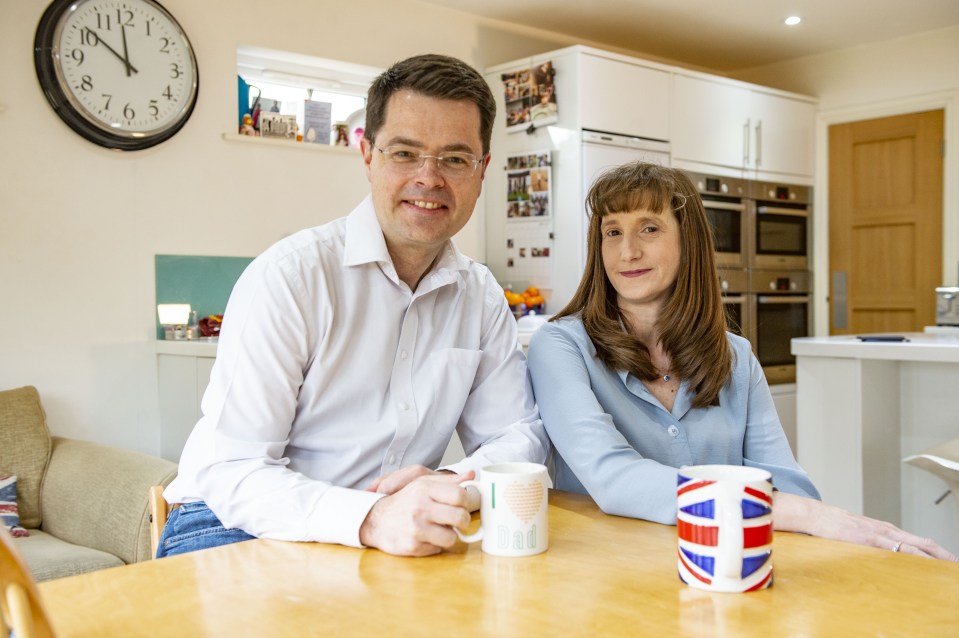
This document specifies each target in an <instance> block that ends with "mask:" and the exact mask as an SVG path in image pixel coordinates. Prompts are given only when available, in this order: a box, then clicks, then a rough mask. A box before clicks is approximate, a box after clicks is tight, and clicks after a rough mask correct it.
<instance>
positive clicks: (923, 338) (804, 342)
mask: <svg viewBox="0 0 959 638" xmlns="http://www.w3.org/2000/svg"><path fill="white" fill-rule="evenodd" d="M901 334H902V336H904V337H906V338H907V339H909V341H903V342H885V341H884V342H863V341H860V340H859V339H858V338H857V337H856V336H855V335H842V336H836V337H800V338H796V339H793V340H792V353H793V354H794V355H796V356H808V357H838V358H851V359H884V360H890V361H929V362H934V361H939V362H943V363H959V331H955V332H952V331H948V332H941V333H940V332H938V331H937V332H907V333H901Z"/></svg>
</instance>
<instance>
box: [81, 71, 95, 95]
mask: <svg viewBox="0 0 959 638" xmlns="http://www.w3.org/2000/svg"><path fill="white" fill-rule="evenodd" d="M80 88H81V89H83V90H84V91H92V90H93V78H91V77H90V76H89V75H84V76H83V77H81V78H80Z"/></svg>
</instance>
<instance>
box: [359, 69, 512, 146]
mask: <svg viewBox="0 0 959 638" xmlns="http://www.w3.org/2000/svg"><path fill="white" fill-rule="evenodd" d="M403 89H408V90H411V91H414V92H416V93H420V94H422V95H425V96H427V97H432V98H438V99H441V100H469V101H470V102H473V103H474V104H476V106H477V107H478V108H479V113H480V139H481V140H482V141H483V154H484V155H485V154H487V153H489V147H490V138H491V137H492V135H493V120H494V119H495V118H496V100H495V98H493V92H492V91H491V90H490V88H489V84H487V83H486V80H484V79H483V76H482V75H480V74H479V72H478V71H477V70H476V69H474V68H473V67H471V66H470V65H468V64H466V63H465V62H463V61H462V60H458V59H456V58H452V57H449V56H446V55H437V54H433V53H430V54H426V55H418V56H415V57H412V58H407V59H406V60H402V61H400V62H397V63H396V64H394V65H393V66H391V67H390V68H388V69H387V70H386V71H384V72H383V73H382V74H380V75H379V77H377V78H376V79H375V80H373V84H371V85H370V90H369V93H368V94H367V99H366V126H365V129H364V131H363V136H364V137H365V138H366V139H368V140H369V141H370V142H376V134H377V133H378V132H379V130H380V127H382V126H383V122H385V121H386V106H387V103H388V102H389V101H390V98H391V97H392V96H393V94H394V93H396V92H397V91H400V90H403Z"/></svg>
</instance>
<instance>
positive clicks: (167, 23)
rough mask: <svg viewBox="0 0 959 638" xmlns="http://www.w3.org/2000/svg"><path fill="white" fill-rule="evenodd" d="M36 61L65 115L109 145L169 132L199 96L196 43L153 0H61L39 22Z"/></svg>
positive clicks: (137, 144) (147, 140)
mask: <svg viewBox="0 0 959 638" xmlns="http://www.w3.org/2000/svg"><path fill="white" fill-rule="evenodd" d="M35 62H36V67H37V76H38V78H39V80H40V84H41V86H42V87H43V89H44V94H45V95H46V97H47V100H48V101H49V102H50V104H51V105H52V106H53V108H54V110H55V111H56V112H57V114H58V115H59V116H60V118H61V119H63V121H64V122H66V123H67V124H68V125H69V126H70V127H71V128H72V129H74V130H75V131H76V132H78V133H80V134H81V135H83V136H84V137H86V138H87V139H89V140H90V141H92V142H95V143H97V144H100V145H101V146H106V147H108V148H116V149H122V150H135V149H141V148H147V147H149V146H153V145H155V144H158V143H160V142H162V141H164V140H166V139H168V138H169V137H171V136H172V135H173V134H174V133H176V132H177V131H178V130H179V129H180V128H182V126H183V125H184V124H185V123H186V121H187V119H188V118H189V117H190V114H191V113H192V112H193V107H194V105H195V103H196V98H197V90H198V86H199V74H198V72H197V65H196V58H195V57H194V54H193V48H192V47H191V46H190V41H189V39H187V37H186V34H185V33H184V32H183V30H182V29H181V28H180V25H179V24H178V23H177V21H176V20H175V19H174V18H173V16H171V15H170V14H169V13H168V12H167V11H166V10H165V9H164V8H163V7H162V6H161V5H160V4H158V3H156V2H154V1H153V0H55V1H54V2H53V3H52V4H51V5H50V6H49V7H48V8H47V10H46V12H45V13H44V15H43V17H42V18H41V20H40V25H39V26H38V27H37V36H36V48H35Z"/></svg>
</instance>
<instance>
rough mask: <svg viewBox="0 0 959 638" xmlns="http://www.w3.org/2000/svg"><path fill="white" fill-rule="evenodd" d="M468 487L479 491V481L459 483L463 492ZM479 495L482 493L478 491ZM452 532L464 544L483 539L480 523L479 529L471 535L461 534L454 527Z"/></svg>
mask: <svg viewBox="0 0 959 638" xmlns="http://www.w3.org/2000/svg"><path fill="white" fill-rule="evenodd" d="M470 485H472V486H473V487H475V488H476V489H477V490H480V482H479V481H463V482H462V483H460V487H462V488H463V489H464V490H465V489H466V488H467V487H469V486H470ZM480 494H482V491H480ZM481 498H482V497H481ZM453 531H454V532H456V535H457V536H459V537H460V540H461V541H463V542H464V543H475V542H476V541H478V540H482V539H483V525H482V523H480V526H479V529H478V530H476V532H475V533H473V534H469V535H467V534H463V532H461V531H459V529H457V528H455V527H454V528H453Z"/></svg>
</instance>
